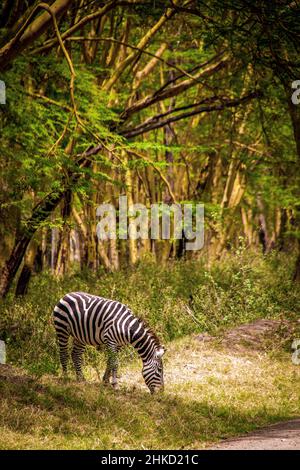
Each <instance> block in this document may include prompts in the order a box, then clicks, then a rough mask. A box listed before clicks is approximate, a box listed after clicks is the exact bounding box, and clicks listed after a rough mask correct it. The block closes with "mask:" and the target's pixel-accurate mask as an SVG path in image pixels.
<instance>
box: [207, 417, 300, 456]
mask: <svg viewBox="0 0 300 470" xmlns="http://www.w3.org/2000/svg"><path fill="white" fill-rule="evenodd" d="M211 449H214V450H300V419H294V420H292V421H287V422H284V423H278V424H274V425H272V426H268V427H266V428H263V429H260V430H259V431H255V432H253V433H249V434H247V435H246V436H241V437H238V438H235V439H226V440H225V441H223V442H221V443H220V444H218V445H216V446H215V447H212V448H211Z"/></svg>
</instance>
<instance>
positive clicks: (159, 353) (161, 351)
mask: <svg viewBox="0 0 300 470" xmlns="http://www.w3.org/2000/svg"><path fill="white" fill-rule="evenodd" d="M164 354H165V348H164V347H163V346H161V347H160V348H159V349H158V350H157V351H156V356H157V357H162V356H163V355H164Z"/></svg>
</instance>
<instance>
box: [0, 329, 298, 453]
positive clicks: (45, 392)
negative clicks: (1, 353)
mask: <svg viewBox="0 0 300 470" xmlns="http://www.w3.org/2000/svg"><path fill="white" fill-rule="evenodd" d="M140 369H141V364H140V363H139V362H138V361H137V360H135V359H134V360H133V361H131V362H129V363H128V361H123V366H122V370H121V374H122V378H121V386H120V389H119V390H117V391H113V390H111V389H110V388H106V387H104V386H103V385H102V384H99V382H98V379H97V373H96V371H95V368H93V367H91V366H87V367H86V373H87V375H88V379H89V381H88V383H84V384H78V383H76V382H74V381H72V380H71V381H70V382H63V381H61V380H60V379H59V378H58V377H55V376H52V375H44V376H42V377H39V378H37V377H31V376H28V375H27V374H26V373H25V372H22V371H21V372H20V371H15V370H12V371H11V372H10V373H7V378H6V380H0V388H1V390H0V393H1V402H0V448H1V449H198V448H203V447H205V446H209V445H211V444H212V443H214V442H216V441H218V440H220V439H222V438H226V437H230V436H235V435H237V434H242V433H245V432H248V431H251V430H253V429H255V428H257V427H259V426H262V425H266V424H270V423H274V422H278V421H281V420H285V419H289V418H293V417H296V416H299V406H300V398H299V388H300V373H299V372H300V371H299V369H297V367H296V366H294V365H293V364H292V362H291V360H290V355H289V354H288V353H284V352H283V353H280V354H279V355H278V354H277V355H275V356H274V355H273V356H272V355H270V354H266V353H262V352H260V353H259V354H258V353H255V352H252V351H250V352H246V351H245V352H243V353H242V354H239V355H237V354H236V353H235V354H234V353H231V352H230V351H228V350H223V349H221V348H220V347H217V346H216V345H213V344H209V346H208V345H207V344H206V343H204V344H203V343H200V342H199V341H197V339H196V338H194V337H186V338H183V339H181V340H177V341H173V342H171V343H170V344H169V345H168V351H167V353H166V360H165V380H166V390H165V393H164V394H161V395H158V396H151V395H150V394H149V392H148V391H147V390H146V387H145V385H144V383H143V380H142V377H141V373H140ZM0 374H1V368H0Z"/></svg>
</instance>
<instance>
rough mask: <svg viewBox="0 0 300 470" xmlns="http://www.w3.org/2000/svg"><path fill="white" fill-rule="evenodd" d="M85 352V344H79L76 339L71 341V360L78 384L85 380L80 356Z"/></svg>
mask: <svg viewBox="0 0 300 470" xmlns="http://www.w3.org/2000/svg"><path fill="white" fill-rule="evenodd" d="M84 350H85V344H82V343H80V342H79V341H78V340H77V339H76V338H74V340H73V349H72V354H71V355H72V360H73V364H74V368H75V372H76V377H77V380H78V381H79V382H82V381H84V380H85V378H84V375H83V373H82V368H81V366H82V354H83V352H84Z"/></svg>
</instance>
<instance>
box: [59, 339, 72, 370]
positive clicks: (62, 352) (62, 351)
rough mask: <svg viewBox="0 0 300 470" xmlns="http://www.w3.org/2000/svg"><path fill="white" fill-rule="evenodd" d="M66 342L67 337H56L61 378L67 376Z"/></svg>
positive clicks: (67, 352) (67, 357)
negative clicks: (61, 371) (61, 372)
mask: <svg viewBox="0 0 300 470" xmlns="http://www.w3.org/2000/svg"><path fill="white" fill-rule="evenodd" d="M68 342H69V335H64V336H62V335H61V334H60V335H59V336H58V347H59V358H60V363H61V366H62V370H63V376H64V377H67V375H68V360H69V351H68Z"/></svg>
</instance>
